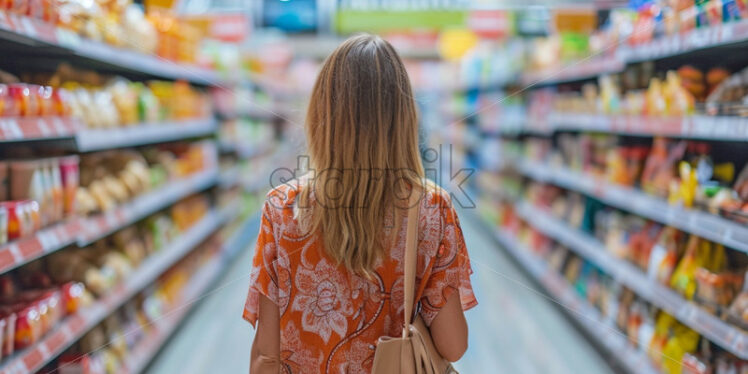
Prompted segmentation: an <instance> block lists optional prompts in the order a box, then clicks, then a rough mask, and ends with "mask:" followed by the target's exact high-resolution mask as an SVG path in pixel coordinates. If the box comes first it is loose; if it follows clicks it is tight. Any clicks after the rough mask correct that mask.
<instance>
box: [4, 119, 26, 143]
mask: <svg viewBox="0 0 748 374" xmlns="http://www.w3.org/2000/svg"><path fill="white" fill-rule="evenodd" d="M0 132H2V138H3V139H6V140H10V139H22V138H23V137H24V136H23V131H21V126H20V125H19V124H18V120H16V119H15V118H7V119H4V120H0Z"/></svg>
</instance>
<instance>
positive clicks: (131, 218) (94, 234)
mask: <svg viewBox="0 0 748 374" xmlns="http://www.w3.org/2000/svg"><path fill="white" fill-rule="evenodd" d="M217 181H218V168H217V167H211V168H209V169H207V170H205V171H201V172H199V173H197V174H194V175H191V176H188V177H186V178H183V179H180V180H176V181H171V182H169V183H167V184H166V185H165V186H163V187H160V188H158V189H156V190H154V191H151V192H148V193H146V194H144V195H141V196H138V197H136V198H135V199H134V200H133V201H131V202H129V203H126V204H123V205H121V206H119V207H117V208H115V209H113V210H112V211H109V212H106V213H101V214H97V215H94V216H92V217H89V218H83V219H82V220H81V226H82V230H81V235H80V236H79V237H78V240H77V242H78V245H79V246H85V245H88V244H91V243H92V242H94V241H96V240H98V239H100V238H103V237H105V236H107V235H109V234H111V233H113V232H115V231H117V230H119V229H121V228H123V227H125V226H128V225H130V224H132V223H134V222H136V221H139V220H141V219H143V218H145V217H147V216H149V215H151V214H153V213H156V212H158V211H159V210H161V209H164V208H166V207H168V206H170V205H172V204H174V203H175V202H177V201H179V200H181V199H183V198H185V197H187V196H189V195H191V194H193V193H196V192H199V191H201V190H204V189H206V188H208V187H210V186H212V185H214V184H215V183H216V182H217Z"/></svg>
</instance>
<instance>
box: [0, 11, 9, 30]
mask: <svg viewBox="0 0 748 374" xmlns="http://www.w3.org/2000/svg"><path fill="white" fill-rule="evenodd" d="M0 27H1V28H3V29H6V30H9V29H10V28H11V27H10V21H9V20H8V16H7V15H6V13H5V12H0Z"/></svg>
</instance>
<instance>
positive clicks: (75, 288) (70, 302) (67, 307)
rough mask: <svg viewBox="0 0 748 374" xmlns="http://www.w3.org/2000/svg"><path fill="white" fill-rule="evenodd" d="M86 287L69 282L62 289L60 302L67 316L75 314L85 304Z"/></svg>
mask: <svg viewBox="0 0 748 374" xmlns="http://www.w3.org/2000/svg"><path fill="white" fill-rule="evenodd" d="M84 294H85V286H83V284H82V283H79V282H67V283H65V284H63V285H62V286H61V287H60V302H61V304H62V310H63V312H64V313H65V314H74V313H75V312H77V311H78V309H79V308H81V307H82V306H83V305H82V304H83V303H84V300H83V299H84V297H85V295H84Z"/></svg>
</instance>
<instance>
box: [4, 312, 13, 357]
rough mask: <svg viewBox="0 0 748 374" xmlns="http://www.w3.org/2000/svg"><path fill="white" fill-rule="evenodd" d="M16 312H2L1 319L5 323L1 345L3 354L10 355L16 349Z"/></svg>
mask: <svg viewBox="0 0 748 374" xmlns="http://www.w3.org/2000/svg"><path fill="white" fill-rule="evenodd" d="M16 318H17V317H16V314H15V313H14V312H11V311H3V312H0V320H2V321H3V322H4V323H3V329H2V330H1V331H0V346H1V347H2V355H3V356H6V357H7V356H10V355H12V354H13V352H14V351H15V346H16Z"/></svg>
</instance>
